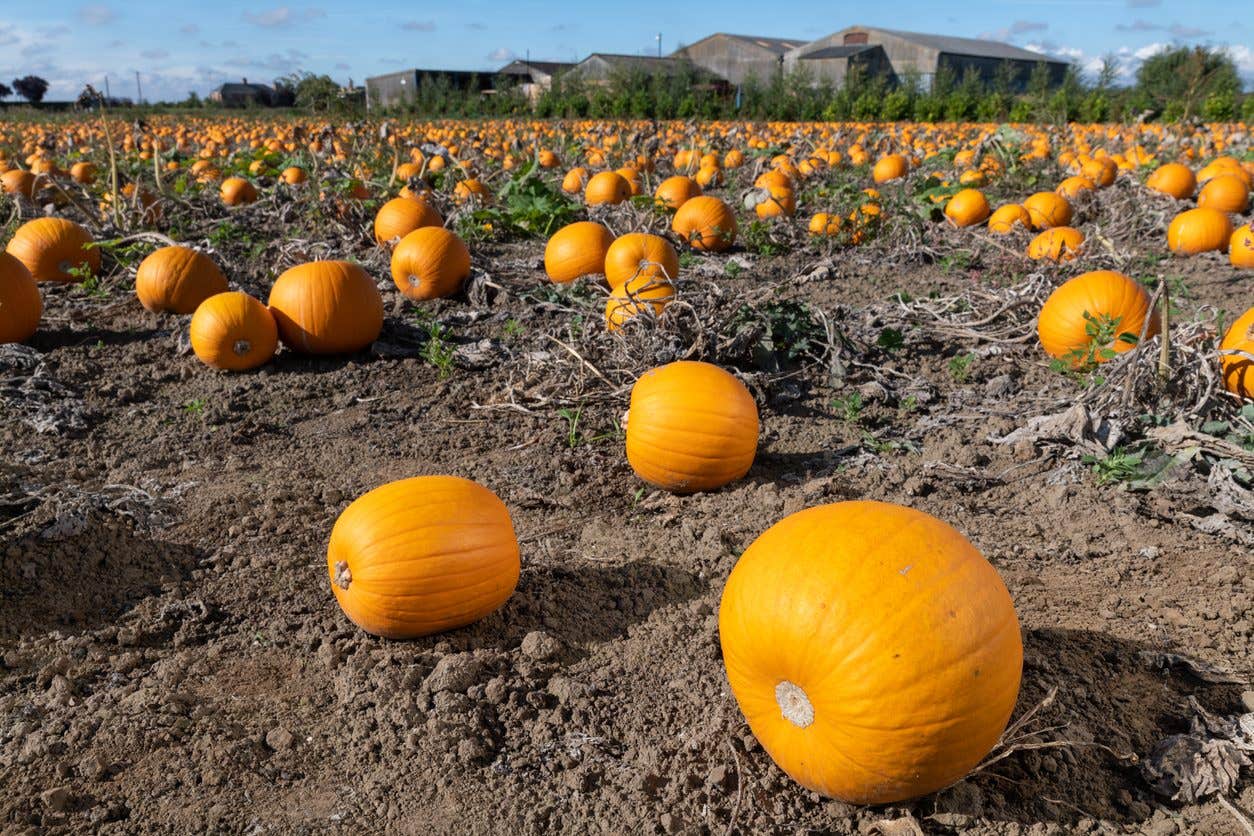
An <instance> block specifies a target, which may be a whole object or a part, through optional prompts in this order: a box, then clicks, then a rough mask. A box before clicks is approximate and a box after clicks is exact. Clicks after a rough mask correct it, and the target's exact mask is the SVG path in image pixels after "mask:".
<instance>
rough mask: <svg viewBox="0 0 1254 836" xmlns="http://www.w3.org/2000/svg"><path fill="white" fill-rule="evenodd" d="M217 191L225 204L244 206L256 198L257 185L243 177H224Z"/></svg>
mask: <svg viewBox="0 0 1254 836" xmlns="http://www.w3.org/2000/svg"><path fill="white" fill-rule="evenodd" d="M218 191H219V194H221V195H222V202H223V203H225V204H226V205H227V206H245V205H247V204H249V203H252V202H254V201H255V200H256V199H257V187H256V186H254V185H253V184H252V183H250V182H248V181H247V180H245V179H244V178H243V177H228V178H226V179H225V180H223V181H222V185H221V187H220V188H219V190H218Z"/></svg>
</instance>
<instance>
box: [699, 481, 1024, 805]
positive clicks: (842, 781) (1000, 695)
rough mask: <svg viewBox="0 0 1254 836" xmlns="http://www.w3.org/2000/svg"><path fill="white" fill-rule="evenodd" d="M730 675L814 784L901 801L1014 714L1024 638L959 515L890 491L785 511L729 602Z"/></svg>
mask: <svg viewBox="0 0 1254 836" xmlns="http://www.w3.org/2000/svg"><path fill="white" fill-rule="evenodd" d="M718 622H719V641H720V643H721V645H722V648H723V661H724V664H725V665H726V666H727V680H728V683H729V684H730V685H731V690H732V694H733V695H734V696H735V698H736V702H737V703H738V704H739V706H740V710H741V711H742V712H743V713H744V716H745V719H746V720H747V721H748V723H749V728H750V729H751V730H752V732H753V734H754V736H755V737H757V739H758V741H759V742H760V743H761V744H762V747H763V748H764V749H765V750H766V751H767V753H768V754H769V755H770V756H771V758H772V759H773V760H774V761H775V763H776V764H777V765H778V766H779V767H780V768H781V769H782V770H783V771H784V772H785V773H787V774H788V775H789V776H790V777H791V778H792V779H793V780H795V781H796V782H798V783H799V784H801V785H802V786H803V787H805V788H807V789H809V790H812V791H814V792H817V793H820V794H822V795H826V796H831V797H834V798H838V799H840V800H842V801H845V802H850V803H855V804H889V803H894V802H898V801H904V800H906V799H909V798H915V797H917V796H920V795H925V794H927V793H930V792H934V791H936V790H939V789H941V788H942V787H946V786H949V785H950V784H953V783H954V782H956V781H958V780H959V779H960V778H962V777H963V776H964V775H966V774H967V773H968V772H969V771H970V770H971V769H972V768H973V767H974V766H975V765H976V764H978V763H979V762H980V760H981V759H982V758H983V757H984V756H985V755H987V754H988V752H989V751H990V750H991V749H992V747H993V745H994V744H996V742H997V740H998V738H999V737H1000V736H1001V733H1002V731H1003V730H1004V729H1005V727H1006V723H1007V721H1008V720H1009V719H1010V714H1011V712H1012V711H1013V710H1014V706H1015V701H1016V699H1017V697H1018V694H1019V684H1020V678H1021V675H1022V668H1023V645H1022V640H1021V639H1020V635H1019V621H1018V618H1017V616H1016V614H1015V609H1014V604H1013V602H1012V601H1011V599H1010V594H1009V592H1007V590H1006V587H1005V584H1003V583H1002V581H1001V578H1000V577H999V576H998V574H997V570H996V569H994V568H993V567H992V565H990V564H989V562H988V561H987V560H985V559H984V556H983V555H981V554H980V552H979V551H978V550H977V549H976V548H975V547H974V546H972V545H971V543H970V542H968V541H967V539H966V538H965V537H963V536H962V534H960V533H959V532H958V531H956V530H954V529H953V528H952V527H951V526H949V525H947V524H946V523H944V522H942V521H941V520H938V519H936V518H935V517H932V516H930V515H928V514H925V513H923V512H922V511H916V510H913V509H911V508H905V507H902V506H899V505H891V504H888V503H884V502H869V501H857V502H838V503H834V504H831V505H820V506H818V507H815V508H809V509H806V510H804V511H799V512H797V513H795V514H792V515H791V516H788V517H785V518H784V519H783V520H781V521H780V522H778V523H776V524H775V525H773V526H771V527H770V528H769V529H767V531H766V532H765V533H763V534H762V535H761V536H760V537H758V539H757V540H755V541H754V542H753V543H752V544H751V545H750V546H749V548H748V549H746V550H745V552H744V554H743V555H741V557H740V559H739V560H738V561H737V562H736V566H735V567H734V568H733V569H732V572H731V575H730V576H729V577H728V579H727V585H726V586H725V587H724V588H723V596H722V600H721V602H720V604H719V613H718Z"/></svg>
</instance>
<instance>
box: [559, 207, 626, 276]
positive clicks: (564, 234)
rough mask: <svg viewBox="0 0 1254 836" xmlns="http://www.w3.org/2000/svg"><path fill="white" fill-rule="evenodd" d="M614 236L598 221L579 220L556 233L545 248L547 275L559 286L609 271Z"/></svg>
mask: <svg viewBox="0 0 1254 836" xmlns="http://www.w3.org/2000/svg"><path fill="white" fill-rule="evenodd" d="M612 243H614V235H613V233H611V232H610V231H609V230H608V229H606V228H605V227H604V226H602V225H601V224H599V223H597V222H596V221H576V222H575V223H573V224H567V225H566V226H564V227H562V228H561V229H559V230H558V231H557V232H555V233H553V237H552V238H550V239H549V241H548V243H547V244H545V246H544V272H545V273H546V274H548V277H549V279H550V280H552V281H553V282H556V283H559V284H560V283H562V282H573V281H574V280H575V279H578V278H580V277H581V276H589V275H592V274H594V273H604V272H605V253H606V251H608V250H609V248H610V244H612Z"/></svg>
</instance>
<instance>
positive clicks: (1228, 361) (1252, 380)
mask: <svg viewBox="0 0 1254 836" xmlns="http://www.w3.org/2000/svg"><path fill="white" fill-rule="evenodd" d="M0 342H2V340H0ZM1219 350H1220V351H1244V352H1245V353H1246V354H1254V308H1250V309H1249V310H1248V311H1246V312H1245V313H1243V314H1241V316H1240V318H1239V319H1237V321H1236V322H1234V323H1232V327H1230V328H1229V329H1228V332H1227V333H1226V334H1224V338H1223V340H1222V341H1220V343H1219ZM1219 364H1220V368H1221V370H1222V371H1223V379H1224V388H1225V389H1227V390H1228V391H1229V392H1231V393H1232V394H1234V395H1236V396H1237V397H1239V398H1254V361H1251V360H1249V359H1247V358H1245V357H1241V356H1240V355H1236V354H1226V355H1220V358H1219Z"/></svg>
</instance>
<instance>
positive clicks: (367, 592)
mask: <svg viewBox="0 0 1254 836" xmlns="http://www.w3.org/2000/svg"><path fill="white" fill-rule="evenodd" d="M520 568H521V566H520V562H519V555H518V541H517V539H515V537H514V526H513V523H512V521H511V520H510V516H509V511H508V510H507V509H506V507H505V503H503V502H501V500H500V499H499V498H497V496H496V494H494V493H492V491H490V490H488V489H487V488H485V487H483V486H482V485H479V484H476V483H475V482H472V481H470V480H469V479H462V478H460V477H457V476H416V477H414V478H412V479H402V480H401V481H399V482H391V483H389V484H387V485H383V486H382V487H379V488H375V489H374V490H372V491H370V492H369V493H367V494H365V495H363V496H361V497H359V498H358V499H357V500H356V501H354V502H353V503H352V504H351V505H349V506H348V507H347V508H345V509H344V513H342V514H340V517H339V519H338V520H336V521H335V527H334V528H333V529H332V530H331V542H330V544H329V545H328V546H327V570H328V571H329V573H330V575H331V590H332V592H334V593H335V598H336V600H337V601H339V604H340V607H341V608H342V609H343V610H344V614H345V615H347V616H348V617H349V618H350V619H352V621H353V623H354V624H356V625H357V626H358V627H361V628H362V629H363V630H365V631H366V632H368V633H373V634H374V635H376V636H384V637H386V638H390V639H412V638H416V637H418V636H425V635H428V634H431V633H440V632H443V631H445V630H453V629H455V628H457V627H463V626H465V625H467V624H470V623H472V622H475V621H478V620H479V619H481V618H483V617H484V616H486V615H488V614H489V613H491V612H493V611H494V610H496V609H497V608H498V607H500V606H501V605H502V604H504V603H505V601H506V600H507V599H508V598H509V596H510V595H511V594H512V593H513V591H514V587H515V586H517V585H518V575H519V571H520Z"/></svg>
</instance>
